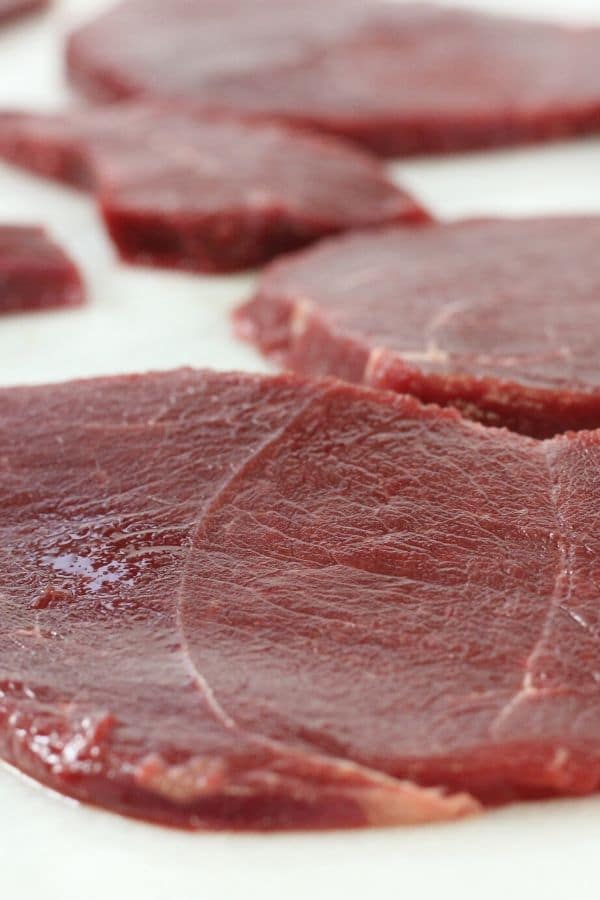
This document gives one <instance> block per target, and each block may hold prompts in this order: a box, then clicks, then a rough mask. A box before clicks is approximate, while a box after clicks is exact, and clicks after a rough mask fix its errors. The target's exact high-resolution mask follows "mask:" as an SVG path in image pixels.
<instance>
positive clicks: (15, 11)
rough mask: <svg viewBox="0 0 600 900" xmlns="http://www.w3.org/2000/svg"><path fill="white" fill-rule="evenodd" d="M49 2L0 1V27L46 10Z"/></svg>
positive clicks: (48, 0) (38, 0)
mask: <svg viewBox="0 0 600 900" xmlns="http://www.w3.org/2000/svg"><path fill="white" fill-rule="evenodd" d="M49 5H50V0H0V25H3V24H4V23H5V22H9V21H12V20H13V19H18V18H20V17H21V16H26V15H28V14H29V13H33V12H38V11H39V10H42V9H46V7H47V6H49Z"/></svg>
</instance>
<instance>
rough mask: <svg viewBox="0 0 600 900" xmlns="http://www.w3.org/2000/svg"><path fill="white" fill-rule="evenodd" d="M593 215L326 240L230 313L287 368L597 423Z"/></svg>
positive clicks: (512, 414)
mask: <svg viewBox="0 0 600 900" xmlns="http://www.w3.org/2000/svg"><path fill="white" fill-rule="evenodd" d="M599 245H600V219H599V218H556V219H552V218H548V219H530V220H514V221H511V220H495V221H494V220H490V221H467V222H462V223H457V224H452V225H432V226H429V227H427V228H422V229H418V230H414V231H408V230H401V229H387V230H384V231H380V232H378V233H373V234H356V235H353V236H348V237H345V238H341V239H338V240H333V241H328V242H325V243H323V244H322V245H321V246H319V247H317V248H315V249H314V250H312V251H308V252H306V253H303V254H298V255H297V256H294V257H291V258H290V259H289V260H285V261H282V262H281V263H279V264H277V265H275V266H273V267H271V268H270V269H269V270H268V271H267V272H266V273H265V274H264V275H263V277H262V280H261V282H260V283H259V287H258V290H257V293H256V295H255V297H254V298H253V299H252V300H251V301H250V302H249V303H248V304H246V305H245V306H243V307H242V308H241V309H240V310H238V312H237V314H236V321H237V328H238V331H239V333H240V334H241V335H242V336H244V337H246V338H248V339H250V340H252V341H254V342H255V343H256V344H258V346H259V347H260V348H261V349H262V350H263V351H264V352H265V353H266V354H268V355H270V356H273V357H275V358H276V359H278V360H279V361H280V362H282V363H283V364H284V365H285V366H287V367H288V368H291V369H295V370H297V371H299V372H304V373H310V374H312V375H325V374H334V375H338V376H339V377H341V378H345V379H347V380H349V381H354V382H364V383H367V384H371V385H374V386H377V387H383V388H388V389H392V390H395V391H398V392H400V393H409V394H413V395H415V396H417V397H419V398H420V399H421V400H423V401H426V402H435V403H439V404H441V405H443V406H445V405H452V406H455V407H457V408H458V409H460V410H461V412H462V413H463V414H464V415H466V416H469V417H471V418H474V419H477V420H480V421H482V422H484V423H486V424H491V425H505V426H507V427H509V428H511V429H514V430H516V431H520V432H522V433H525V434H529V435H532V436H534V437H549V436H551V435H553V434H555V433H557V432H560V431H567V430H569V429H583V428H596V427H600V368H599V366H598V342H599V340H600V257H599V256H598V246H599Z"/></svg>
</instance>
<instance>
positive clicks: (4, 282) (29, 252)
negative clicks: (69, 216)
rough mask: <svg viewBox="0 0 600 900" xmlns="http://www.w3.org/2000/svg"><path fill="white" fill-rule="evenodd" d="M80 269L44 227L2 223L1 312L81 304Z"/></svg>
mask: <svg viewBox="0 0 600 900" xmlns="http://www.w3.org/2000/svg"><path fill="white" fill-rule="evenodd" d="M84 298H85V288H84V285H83V281H82V279H81V275H80V274H79V270H78V269H77V267H76V266H75V264H74V263H72V262H71V260H70V259H69V258H68V257H67V256H66V254H65V253H64V251H63V250H62V249H61V248H60V247H59V246H58V245H57V244H55V243H54V241H52V240H51V239H50V238H49V237H48V235H47V234H46V232H45V231H44V229H43V228H37V227H30V226H23V225H18V226H17V225H15V226H12V225H0V313H13V312H30V311H33V310H41V309H49V308H52V307H62V306H78V305H79V304H80V303H83V301H84Z"/></svg>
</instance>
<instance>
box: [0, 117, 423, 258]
mask: <svg viewBox="0 0 600 900" xmlns="http://www.w3.org/2000/svg"><path fill="white" fill-rule="evenodd" d="M0 156H2V157H4V158H5V159H8V160H10V161H12V162H15V163H17V164H19V165H22V166H25V167H27V168H29V169H33V170H34V171H36V172H38V173H39V174H42V175H46V176H49V177H52V178H58V179H60V180H62V181H65V182H67V183H69V184H72V185H75V186H77V187H83V188H87V189H90V190H92V191H94V192H95V193H96V196H97V199H98V203H99V206H100V208H101V211H102V215H103V217H104V220H105V222H106V226H107V228H108V230H109V232H110V235H111V237H112V239H113V241H114V242H115V244H116V246H117V248H118V250H119V253H120V255H121V257H122V258H123V259H125V260H127V261H129V262H134V263H151V264H154V265H160V266H174V267H179V268H183V269H191V270H201V271H216V272H227V271H234V270H237V269H244V268H248V267H250V266H254V265H258V264H260V263H263V262H265V261H267V260H269V259H271V258H272V257H274V256H276V255H277V254H278V253H281V252H283V251H286V250H292V249H297V248H299V247H303V246H305V245H306V244H309V243H310V242H312V241H314V240H316V239H317V238H320V237H323V236H325V235H331V234H335V233H338V232H341V231H344V230H347V229H353V228H359V227H369V226H373V225H382V224H384V223H388V224H389V223H392V222H395V223H401V222H402V223H413V222H422V221H424V220H426V219H427V218H428V216H427V214H426V213H425V212H424V211H423V209H422V208H421V207H419V206H418V205H417V204H416V203H415V202H414V201H413V200H412V199H411V198H410V197H409V196H408V195H407V194H406V193H405V192H404V191H402V190H401V189H400V188H398V187H396V186H395V185H394V184H393V183H392V182H391V181H390V180H388V178H387V176H386V173H385V171H384V169H383V167H382V166H381V165H379V163H377V162H376V161H374V160H372V159H370V158H369V157H367V156H366V155H364V154H362V153H360V152H358V151H356V150H354V149H352V148H349V147H346V146H344V145H343V144H342V143H341V142H338V141H334V140H332V139H330V138H321V137H315V136H313V135H306V134H301V133H299V132H297V131H291V130H290V129H288V128H284V127H282V126H277V125H262V124H250V123H246V124H244V123H241V122H236V121H234V120H231V119H227V118H223V117H218V118H215V117H211V118H206V117H201V118H192V117H190V116H188V115H186V114H179V113H172V112H167V111H159V110H154V109H151V108H150V107H148V106H144V105H139V104H134V105H130V104H126V105H122V106H119V107H116V108H108V109H107V108H105V109H99V110H92V111H89V110H88V111H78V112H73V113H71V114H70V115H28V114H18V113H5V114H2V115H0Z"/></svg>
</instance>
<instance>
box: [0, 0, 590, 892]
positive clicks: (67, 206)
mask: <svg viewBox="0 0 600 900" xmlns="http://www.w3.org/2000/svg"><path fill="white" fill-rule="evenodd" d="M164 2H165V3H168V2H169V0H164ZM282 2H285V0H282ZM105 5H106V4H105V2H103V0H63V2H62V3H60V2H58V0H57V2H56V4H55V10H54V12H53V13H52V14H49V15H46V16H42V17H38V18H36V19H32V20H29V21H28V22H27V23H24V24H21V25H15V26H12V27H9V28H6V29H4V31H2V32H0V106H23V107H31V108H48V107H60V105H61V104H62V103H64V102H65V101H67V100H68V99H69V98H68V91H67V89H66V86H65V84H64V79H63V75H62V61H61V46H62V42H63V36H64V34H65V33H66V31H67V30H68V29H69V27H70V26H71V25H72V24H74V23H75V22H76V21H77V20H78V19H80V18H85V17H86V16H88V15H91V14H93V12H94V11H95V10H97V9H100V8H102V7H103V6H105ZM478 5H479V6H483V7H485V8H488V9H496V10H498V11H505V12H515V13H519V14H527V15H529V14H531V15H538V16H540V15H541V16H546V17H548V18H550V17H555V18H562V19H563V20H567V21H569V20H578V21H596V22H600V0H569V2H563V0H529V2H526V0H522V2H519V0H510V2H509V0H504V2H502V0H496V2H487V3H486V2H484V0H480V2H479V3H478ZM325 9H326V0H324V10H325ZM393 171H394V174H395V175H397V177H398V178H399V179H401V180H402V181H403V182H404V183H405V184H407V185H408V186H409V187H411V188H412V189H413V190H414V191H415V192H416V193H417V194H418V195H419V196H420V197H421V198H422V199H423V200H424V201H425V202H426V203H427V204H428V205H429V206H430V208H431V209H432V210H433V211H434V212H435V213H437V214H438V215H439V216H441V217H448V218H451V217H456V216H461V215H467V214H474V213H506V214H515V215H523V214H528V213H545V212H581V211H600V141H594V140H589V141H579V142H577V143H571V144H562V145H553V146H548V147H543V148H536V149H532V150H520V151H516V152H502V153H490V154H478V155H470V156H463V157H455V158H451V159H449V160H448V159H446V160H427V161H425V162H419V161H411V162H408V163H404V164H399V165H396V166H394V167H393ZM3 221H4V222H19V221H20V222H43V223H45V224H46V225H48V226H49V227H50V228H51V230H52V231H53V233H54V234H55V235H56V236H57V237H58V238H59V239H60V240H61V241H62V243H63V244H64V245H65V246H66V247H67V248H68V249H69V250H70V252H71V253H72V255H73V256H74V257H75V258H76V259H77V261H78V262H79V263H80V265H81V266H82V268H83V271H84V272H85V275H86V279H87V282H88V285H89V291H90V302H89V304H88V305H87V307H86V308H85V309H82V310H80V311H70V312H64V313H51V314H42V315H36V316H11V317H4V318H3V319H2V320H1V321H0V384H18V383H23V382H39V381H52V380H60V379H64V378H68V377H75V376H84V375H95V374H100V373H110V372H119V371H135V370H146V369H151V368H154V369H157V368H161V369H164V368H169V367H173V366H178V365H196V366H213V367H216V368H221V369H227V368H245V369H264V368H265V365H264V363H263V362H262V361H261V360H260V358H259V357H258V356H257V355H256V354H255V353H254V352H253V351H252V350H251V349H250V348H248V347H245V346H241V345H239V344H237V343H236V342H235V341H234V340H233V339H232V337H231V335H230V328H229V322H228V312H229V310H230V309H231V308H232V307H233V306H234V305H235V303H236V302H237V301H238V300H239V299H240V298H241V297H243V296H245V295H246V294H247V293H248V291H249V290H250V289H251V285H252V278H251V277H239V278H201V277H191V276H184V275H177V274H170V273H161V272H157V271H153V270H144V269H134V268H125V267H123V266H120V265H118V264H117V263H116V261H115V259H114V255H113V253H112V250H111V248H110V246H109V244H108V242H107V240H106V238H105V237H104V234H103V232H102V230H101V228H100V227H99V225H98V221H97V217H96V214H95V211H94V206H93V203H92V201H91V200H88V199H87V198H85V197H82V196H79V195H78V194H76V193H75V192H72V191H69V190H66V189H64V188H61V187H57V186H54V185H52V184H49V183H47V182H44V181H41V180H37V179H34V178H30V177H28V176H26V175H23V174H22V173H19V172H18V171H17V170H15V169H10V168H9V167H4V166H0V222H3ZM599 252H600V248H599ZM0 627H1V625H0ZM599 841H600V800H596V799H592V800H584V801H576V802H554V803H546V804H530V805H528V806H515V807H512V808H509V809H505V810H502V811H499V812H494V813H489V814H487V815H486V816H483V817H481V818H480V819H477V820H471V821H469V822H463V823H458V824H451V825H445V826H436V827H428V828H421V829H399V830H389V831H371V832H361V833H354V834H348V833H342V834H325V835H321V834H319V835H295V836H273V837H252V836H250V837H247V836H244V837H241V836H235V835H203V834H193V835H188V834H180V833H177V832H173V831H167V830H162V829H159V828H154V827H151V826H145V825H142V824H137V823H134V822H130V821H127V820H124V819H120V818H118V817H116V816H112V815H109V814H107V813H102V812H98V811H95V810H90V809H86V808H81V807H79V806H77V804H74V803H71V802H69V801H66V800H64V799H62V798H60V797H56V796H54V795H52V794H50V793H49V792H46V791H44V790H42V789H41V788H39V787H37V786H36V785H32V784H30V783H28V782H26V781H25V780H24V779H22V778H20V777H18V776H16V775H15V774H13V773H12V772H11V771H8V770H4V769H0V898H2V900H34V898H35V900H254V898H256V900H365V898H366V900H369V898H370V897H373V898H377V900H392V898H393V900H400V898H402V900H425V898H426V900H438V898H439V900H442V898H444V900H454V898H456V900H459V898H460V900H521V898H522V900H525V898H526V900H591V898H593V900H598V898H600V871H599V868H598V865H597V863H596V852H597V847H598V844H599Z"/></svg>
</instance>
